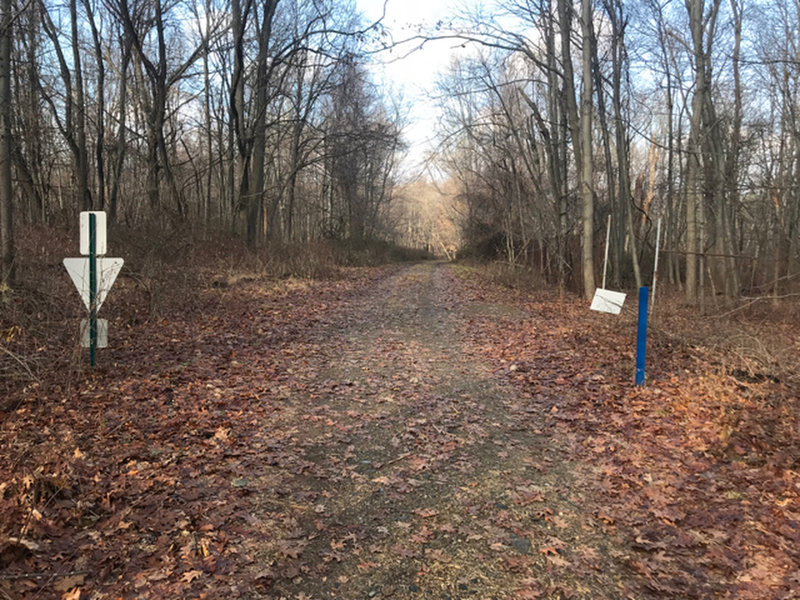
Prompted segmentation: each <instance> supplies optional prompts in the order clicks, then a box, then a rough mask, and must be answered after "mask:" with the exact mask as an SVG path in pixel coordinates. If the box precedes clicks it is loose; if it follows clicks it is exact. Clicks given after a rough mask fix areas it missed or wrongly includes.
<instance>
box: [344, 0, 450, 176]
mask: <svg viewBox="0 0 800 600" xmlns="http://www.w3.org/2000/svg"><path fill="white" fill-rule="evenodd" d="M357 4H358V8H359V10H361V12H362V13H364V16H365V17H366V18H367V19H368V20H370V21H374V20H377V19H378V18H380V16H381V13H382V10H383V0H357ZM455 5H456V4H455V2H453V1H451V0H389V1H388V4H387V7H386V18H385V19H384V21H383V23H384V26H385V27H386V28H387V29H388V30H390V32H391V35H392V37H393V39H394V40H395V41H398V40H402V39H406V38H407V37H410V36H413V35H414V34H415V33H416V32H417V27H418V26H420V25H423V26H425V25H427V26H434V25H435V24H436V22H437V21H439V20H440V19H446V18H447V17H449V16H451V15H452V14H453V13H454V12H455V8H454V6H455ZM417 46H419V43H416V44H415V45H409V46H404V47H402V48H400V49H396V50H394V51H393V52H392V53H390V54H388V53H387V54H382V55H380V56H378V57H377V58H376V61H377V63H378V64H376V65H375V66H374V67H373V72H374V73H375V75H376V77H377V78H378V80H379V81H380V80H383V81H384V82H385V85H387V86H390V87H391V89H392V90H393V91H395V92H397V93H398V94H400V95H402V98H403V100H404V101H405V102H406V103H408V104H409V106H410V113H409V116H408V119H409V124H408V126H407V127H406V129H405V140H406V142H407V143H408V144H409V145H410V148H409V153H408V155H407V156H406V158H405V160H404V161H403V165H402V168H403V171H404V172H405V173H406V174H412V173H414V172H415V171H418V170H419V169H420V168H421V163H422V162H423V161H424V158H425V155H426V153H427V152H429V151H430V150H431V149H432V148H433V146H434V139H433V138H434V133H435V129H436V124H437V118H436V106H435V102H434V101H433V100H432V99H431V97H430V96H431V94H432V93H433V92H434V89H435V82H436V77H437V74H438V73H439V72H441V71H444V70H446V68H447V66H448V64H449V63H450V60H451V58H452V57H453V56H454V55H455V54H456V53H457V52H458V51H463V50H461V47H460V44H458V43H457V42H455V41H452V40H449V41H448V40H439V41H431V42H426V43H425V44H424V45H423V47H422V48H421V49H419V50H416V51H413V52H410V51H411V50H412V49H413V48H415V47H417Z"/></svg>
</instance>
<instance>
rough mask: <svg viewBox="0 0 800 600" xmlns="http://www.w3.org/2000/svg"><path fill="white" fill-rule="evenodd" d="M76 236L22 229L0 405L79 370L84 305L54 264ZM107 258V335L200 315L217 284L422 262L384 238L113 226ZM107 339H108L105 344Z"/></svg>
mask: <svg viewBox="0 0 800 600" xmlns="http://www.w3.org/2000/svg"><path fill="white" fill-rule="evenodd" d="M76 237H77V232H74V231H73V232H70V231H64V230H54V229H46V228H25V227H23V228H20V229H19V230H18V233H17V246H18V248H17V265H16V273H17V280H16V281H15V284H14V286H13V288H11V289H4V290H2V291H0V411H4V410H5V411H7V410H11V409H13V408H14V406H16V404H17V403H18V402H19V400H20V398H21V397H23V396H24V395H25V394H29V393H33V392H34V391H35V390H36V389H37V388H38V386H39V385H40V384H41V383H42V381H43V380H44V379H46V378H49V379H51V380H52V379H53V374H54V373H58V374H59V377H58V379H59V380H60V381H61V382H62V383H63V384H64V385H69V383H70V382H71V381H74V380H75V376H76V375H77V374H78V373H79V372H80V371H81V370H82V369H83V368H84V367H83V361H81V360H80V358H81V356H82V354H83V350H82V349H81V348H80V346H79V341H78V331H79V323H80V320H81V319H83V318H86V314H85V313H86V311H85V309H84V307H83V305H82V303H81V301H80V299H79V297H78V294H77V292H76V290H75V289H74V287H73V284H72V282H71V280H70V278H69V276H68V275H67V273H66V272H65V270H64V267H63V265H62V262H61V261H62V260H63V258H64V257H67V256H77V255H78V247H77V246H78V243H77V239H76ZM109 240H110V241H109V253H108V256H111V257H114V256H118V257H122V258H124V259H125V265H124V267H123V269H122V271H121V272H120V274H119V276H118V278H117V281H116V282H115V284H114V287H113V289H112V290H111V292H110V293H109V295H108V298H107V300H106V302H105V303H104V305H103V307H102V310H101V312H100V314H99V317H100V318H108V319H109V320H110V323H109V328H110V330H111V331H112V333H110V336H111V337H113V335H114V333H113V332H114V331H120V330H123V329H124V330H131V329H135V328H137V327H140V326H142V325H144V324H146V323H152V322H154V321H157V320H158V319H162V318H169V317H170V315H175V314H186V313H187V312H190V311H197V312H198V314H204V313H205V312H208V311H209V310H213V305H214V303H215V302H219V301H220V300H219V297H218V296H219V294H216V295H214V294H213V293H211V294H209V292H213V290H216V289H225V288H234V287H236V286H238V285H240V284H245V283H247V282H253V281H258V282H262V283H265V284H268V285H277V284H278V283H279V282H283V281H286V280H291V279H315V280H318V279H336V278H339V277H343V276H345V275H346V273H347V269H348V268H353V267H368V266H370V267H371V266H378V265H383V264H389V263H392V262H400V261H407V260H422V259H425V258H427V256H426V255H425V254H424V253H421V252H419V251H413V250H407V249H403V248H398V247H396V246H393V245H391V244H388V243H386V242H373V241H363V242H358V243H348V242H343V241H333V240H331V241H322V242H314V243H311V244H305V245H270V246H266V247H261V248H257V249H253V248H250V247H248V246H247V245H246V244H245V243H243V242H242V241H241V240H232V239H230V238H229V237H225V236H222V235H218V236H210V237H206V238H205V239H201V238H199V237H197V236H192V235H191V234H185V233H173V234H166V235H165V234H164V232H163V231H147V230H136V231H132V230H126V229H119V230H113V231H111V232H110V235H109ZM111 343H113V342H111Z"/></svg>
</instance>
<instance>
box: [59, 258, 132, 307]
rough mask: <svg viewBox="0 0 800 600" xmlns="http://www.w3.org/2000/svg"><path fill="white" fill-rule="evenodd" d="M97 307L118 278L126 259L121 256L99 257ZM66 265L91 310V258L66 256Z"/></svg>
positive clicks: (84, 301) (101, 303) (82, 298)
mask: <svg viewBox="0 0 800 600" xmlns="http://www.w3.org/2000/svg"><path fill="white" fill-rule="evenodd" d="M95 260H97V309H98V310H99V309H100V307H101V306H102V305H103V302H104V301H105V299H106V296H107V295H108V292H109V290H110V289H111V286H113V285H114V282H115V281H116V280H117V275H119V271H120V269H121V268H122V265H123V264H124V263H125V261H124V260H123V259H121V258H97V259H95ZM64 267H65V268H66V269H67V273H69V276H70V277H71V278H72V282H73V283H74V284H75V287H76V288H77V289H78V293H79V294H80V295H81V300H83V303H84V304H85V305H86V310H91V302H90V293H89V258H88V257H85V256H84V257H81V258H65V259H64Z"/></svg>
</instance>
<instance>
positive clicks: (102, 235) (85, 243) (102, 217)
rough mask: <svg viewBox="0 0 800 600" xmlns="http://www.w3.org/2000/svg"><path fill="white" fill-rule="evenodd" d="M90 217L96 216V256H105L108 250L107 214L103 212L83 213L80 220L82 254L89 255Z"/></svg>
mask: <svg viewBox="0 0 800 600" xmlns="http://www.w3.org/2000/svg"><path fill="white" fill-rule="evenodd" d="M89 215H94V217H95V219H94V223H95V254H96V255H97V256H103V255H104V254H105V253H106V252H107V250H106V246H107V240H108V238H107V236H106V213H105V211H102V210H95V211H83V212H82V213H81V220H80V232H81V254H83V255H84V256H88V255H89Z"/></svg>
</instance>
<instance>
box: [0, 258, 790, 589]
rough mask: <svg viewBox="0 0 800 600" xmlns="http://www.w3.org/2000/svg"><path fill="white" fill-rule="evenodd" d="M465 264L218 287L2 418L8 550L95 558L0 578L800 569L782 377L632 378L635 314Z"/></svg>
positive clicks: (96, 580) (480, 585)
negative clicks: (497, 277)
mask: <svg viewBox="0 0 800 600" xmlns="http://www.w3.org/2000/svg"><path fill="white" fill-rule="evenodd" d="M437 269H438V270H437ZM450 269H451V268H450V267H446V266H443V265H442V266H437V267H433V266H423V267H422V271H421V272H422V273H424V274H425V275H424V276H422V277H420V276H415V277H416V279H412V278H411V277H407V276H406V275H405V274H403V273H406V274H407V273H410V272H412V271H413V269H412V270H409V271H400V272H399V273H400V274H399V275H398V276H397V278H395V279H393V278H384V279H380V280H379V281H378V286H379V287H378V288H376V289H374V290H370V289H368V287H367V286H366V285H365V281H366V280H360V283H357V282H353V281H350V282H343V283H342V284H341V285H338V284H335V283H330V284H324V285H323V284H316V283H315V284H310V285H309V287H308V289H306V290H300V289H299V288H298V289H297V290H291V291H289V292H287V295H286V296H285V297H284V296H280V297H278V296H275V295H270V294H267V293H265V292H263V291H259V290H258V288H257V287H256V286H253V287H252V288H248V290H247V291H244V292H243V291H242V290H238V291H237V292H236V294H240V293H242V297H239V296H238V295H236V294H232V293H229V292H224V294H225V295H224V298H223V299H224V302H223V301H222V299H221V300H219V303H217V304H214V305H213V306H212V307H211V308H213V310H211V309H210V310H207V311H206V312H205V313H204V319H194V318H188V317H187V318H185V319H184V320H180V319H179V318H177V317H176V318H175V319H164V321H163V322H160V323H158V324H156V326H155V327H154V328H153V330H152V331H151V334H152V336H153V337H152V339H151V342H150V344H151V346H150V347H148V348H144V347H143V346H142V342H141V340H132V339H131V340H128V342H129V343H130V344H131V345H130V346H129V347H126V349H125V350H124V351H123V350H120V362H121V363H126V362H127V363H129V366H128V367H126V369H127V370H126V371H125V372H124V373H119V374H117V375H114V376H112V375H110V374H108V373H105V374H100V373H98V374H97V375H95V376H93V377H87V379H86V381H85V382H83V383H82V385H83V386H84V387H83V388H81V390H80V393H79V394H78V393H76V394H75V397H71V396H70V397H68V398H67V401H65V402H63V403H62V402H61V401H60V398H61V397H60V396H59V400H58V401H52V402H49V403H47V404H46V405H43V406H42V407H35V406H31V405H26V406H25V407H24V410H23V411H21V412H19V413H17V414H14V415H10V416H4V421H3V422H2V424H1V425H0V426H2V427H3V430H2V436H0V439H1V440H3V442H2V443H3V444H4V446H3V452H2V453H0V468H2V471H0V473H2V479H3V481H2V483H0V510H1V511H2V513H3V515H4V517H5V515H9V520H8V521H4V522H3V523H0V535H1V536H3V537H0V560H2V561H3V566H4V567H5V566H6V565H10V568H11V569H12V570H13V572H14V573H24V572H26V571H29V572H33V571H36V572H42V573H45V572H47V573H50V572H55V571H54V566H53V565H54V564H55V563H56V562H57V561H62V562H63V563H64V566H63V568H62V566H61V565H59V568H60V569H61V571H60V572H61V573H62V574H63V573H70V572H73V571H74V572H79V571H80V572H84V570H85V573H86V574H85V576H82V577H83V579H79V578H75V579H72V578H71V577H72V576H65V577H57V578H55V579H53V580H52V583H51V584H50V587H49V588H48V587H46V586H45V585H44V584H42V582H41V580H39V579H32V580H22V579H20V580H18V581H17V580H14V583H13V586H15V587H14V588H13V589H12V587H10V586H11V584H9V583H8V582H5V581H2V580H0V591H2V592H3V593H6V594H7V595H9V596H10V597H18V596H19V597H24V595H25V594H30V595H31V596H32V595H33V594H38V597H41V598H43V600H47V599H48V598H50V597H61V596H51V595H49V594H56V593H57V594H60V595H62V596H63V597H66V596H67V595H70V594H71V595H72V597H71V600H75V599H76V598H80V597H94V596H97V597H99V595H102V594H107V595H108V596H109V597H113V596H115V595H119V596H122V595H124V594H128V595H130V594H131V593H133V594H135V595H138V596H141V597H185V596H186V594H187V593H188V592H187V590H188V588H189V587H190V586H193V587H194V588H195V589H197V590H200V589H201V588H202V589H203V592H202V593H204V594H206V595H207V596H208V597H217V596H218V597H225V596H226V595H227V596H231V597H233V596H236V595H237V594H238V595H243V594H247V593H251V591H253V590H257V592H258V594H261V595H269V596H272V595H275V596H276V597H278V596H282V597H287V598H316V597H318V596H320V594H322V593H324V592H328V591H331V587H330V586H331V585H334V584H338V585H339V586H341V587H340V588H339V589H338V591H337V592H336V593H338V594H339V595H341V596H342V597H375V596H377V595H378V594H380V593H382V591H385V592H386V595H387V597H388V596H389V595H390V594H391V593H392V592H393V591H394V593H395V594H396V595H398V597H399V596H401V595H402V593H399V592H398V591H399V590H401V589H411V586H412V585H413V586H414V589H415V590H417V591H419V590H420V589H421V590H422V591H425V589H426V586H430V589H431V590H433V591H436V592H438V591H441V592H442V594H443V595H444V594H445V593H446V595H449V596H451V597H466V596H467V595H470V596H472V597H492V596H497V597H509V598H510V597H514V598H521V599H523V600H525V599H527V598H544V597H564V598H569V597H593V596H592V594H593V593H594V592H597V594H598V595H605V596H606V597H649V596H652V595H653V594H663V595H664V596H666V597H681V596H680V593H681V592H679V591H677V590H681V589H683V590H685V594H686V595H685V596H683V597H691V596H692V595H694V596H695V597H710V596H712V595H714V594H717V595H719V596H720V597H721V596H724V595H725V594H727V595H728V596H730V597H742V598H745V597H752V598H758V597H759V596H758V593H761V594H762V595H761V596H760V597H762V598H766V597H773V596H775V597H779V594H780V593H784V595H785V594H787V593H789V592H788V591H787V590H789V589H790V588H791V586H792V585H795V584H796V580H798V579H800V575H798V573H800V568H798V556H797V551H796V548H797V543H798V541H800V525H798V523H800V517H798V513H800V502H799V499H798V491H800V487H798V485H800V476H798V474H797V470H796V468H795V466H794V462H793V461H794V460H795V458H794V457H795V454H794V452H795V446H792V445H791V443H789V444H785V448H784V449H783V450H780V451H778V450H776V447H777V445H778V442H777V441H776V442H774V443H773V442H772V441H770V440H769V439H766V438H765V434H764V433H763V432H762V431H761V429H759V427H760V426H761V425H760V422H759V421H757V420H756V416H754V415H756V408H757V407H758V406H760V407H761V408H760V409H759V410H761V412H762V413H765V414H766V413H771V412H772V411H773V408H772V405H771V404H770V402H771V400H768V399H767V398H761V399H759V400H758V401H757V402H756V401H755V400H753V402H752V407H750V406H749V405H748V402H750V401H749V400H747V399H741V401H738V400H737V401H733V400H731V398H730V396H729V395H726V394H728V392H729V391H731V390H729V389H727V388H726V389H723V390H722V391H720V390H719V389H716V390H715V388H714V386H715V385H718V381H719V380H718V378H715V377H714V376H713V375H712V374H707V375H705V376H704V378H703V379H702V380H701V379H699V378H694V376H693V375H691V371H688V370H687V372H688V373H689V374H687V375H681V376H680V377H677V376H676V377H675V378H674V380H670V379H669V378H665V379H662V380H660V381H659V382H658V388H657V389H656V388H653V389H652V390H650V389H645V390H633V389H632V388H631V387H630V386H629V382H628V381H627V379H628V373H627V372H623V371H625V369H623V368H618V367H617V366H615V365H616V363H615V362H614V361H617V362H624V360H627V357H626V355H625V353H626V352H627V349H626V348H625V345H626V343H627V342H626V339H625V328H626V327H627V326H628V325H629V324H628V323H627V322H621V324H619V323H617V322H615V323H617V325H619V331H618V330H617V329H614V328H610V326H609V328H608V329H603V328H601V329H600V333H601V334H602V335H599V334H598V333H597V331H596V329H594V328H595V327H597V325H595V324H594V321H592V320H591V319H589V318H588V317H585V316H584V315H583V312H582V311H583V309H584V308H585V307H582V305H578V304H577V303H574V304H573V303H570V302H569V301H567V302H565V303H562V304H558V303H553V302H551V300H552V299H551V298H549V297H548V298H547V299H546V300H542V299H539V300H533V301H532V300H530V299H529V298H526V297H506V296H507V293H506V291H505V290H502V291H501V290H497V289H494V288H491V287H489V286H487V285H485V284H482V283H480V282H472V283H458V282H457V280H456V279H455V278H454V276H453V275H452V274H451V270H450ZM365 277H366V275H365ZM380 286H382V287H380ZM478 295H479V296H480V300H476V298H477V297H478ZM445 299H446V300H445ZM445 301H446V302H448V303H451V304H453V306H452V307H450V308H451V310H448V311H444V310H443V309H442V308H441V304H442V303H443V302H445ZM478 302H479V303H480V304H478ZM323 304H324V305H325V307H326V308H324V309H323V308H322V305H323ZM510 304H514V306H515V307H516V308H514V310H515V311H517V313H518V314H517V316H515V317H513V318H507V317H506V316H502V315H504V314H507V309H505V308H504V309H503V310H504V311H506V312H502V313H501V312H500V311H496V307H498V306H501V305H502V306H503V307H508V306H509V305H510ZM420 308H422V309H421V310H420ZM498 315H501V316H498ZM190 316H191V315H190ZM195 316H196V315H195ZM315 320H316V322H317V323H319V326H318V327H317V326H316V325H314V323H315ZM615 327H616V325H615ZM160 329H163V331H159V330H160ZM162 345H164V347H163V348H162ZM164 348H168V350H169V351H168V352H167V350H165V349H164ZM170 353H173V354H174V356H173V355H172V354H170ZM606 355H607V356H608V357H609V358H608V359H606V358H604V357H605V356H606ZM606 360H607V362H603V361H606ZM155 364H158V365H159V366H158V367H155V366H154V365H155ZM512 367H513V368H512ZM715 382H716V383H715ZM512 386H513V387H512ZM732 389H735V388H732ZM731 407H734V408H735V409H736V410H735V411H734V410H733V409H732V408H731ZM751 408H752V411H751V410H750V409H751ZM775 410H778V409H777V408H776V409H775ZM748 411H749V412H748ZM779 414H782V415H783V416H784V417H785V418H786V420H787V423H791V422H792V421H791V418H792V417H791V413H790V412H789V413H786V414H784V413H779ZM748 415H749V416H748ZM759 418H760V417H759ZM722 421H724V424H723V425H720V423H721V422H722ZM723 426H724V429H721V427H723ZM787 427H788V426H786V427H784V426H783V425H781V424H780V423H771V424H770V427H767V428H766V429H764V431H772V432H774V433H775V435H776V436H777V437H776V440H780V441H781V442H786V441H787V440H789V441H791V439H792V438H790V437H787V436H788V433H787ZM720 431H723V432H724V434H723V435H722V436H720V435H719V433H720ZM23 449H24V450H25V452H22V450H23ZM17 455H18V456H22V459H21V460H20V462H19V463H15V464H14V465H11V464H10V463H9V457H11V456H17ZM12 467H13V469H12ZM12 470H13V474H10V475H7V474H6V471H8V472H9V473H11V471H12ZM10 523H13V524H14V526H13V528H12V527H11V525H9V524H10ZM23 526H24V527H25V528H26V529H25V530H24V531H23V530H22V527H23ZM556 536H558V537H556ZM54 557H58V558H57V559H56V558H54ZM79 561H82V562H79ZM23 565H25V570H23ZM376 582H378V583H380V584H381V585H382V586H383V587H381V586H379V585H377V584H376ZM584 583H586V585H590V587H592V592H591V593H590V592H589V591H587V589H586V588H585V587H583V588H582V587H581V586H582V585H583V584H584ZM373 584H375V585H373ZM56 586H58V587H56ZM125 586H127V587H125ZM370 586H372V587H370ZM404 586H407V587H404ZM448 586H449V587H448ZM681 586H683V587H681ZM703 586H705V587H703ZM782 586H783V587H782ZM232 587H235V588H236V590H238V591H232V589H231V588H232ZM438 588H441V590H439V589H438ZM8 590H11V591H12V592H16V593H9V592H8ZM20 590H22V591H23V592H25V594H20V593H19V592H20ZM579 590H583V591H579ZM417 591H413V590H412V593H417ZM373 592H374V593H373ZM371 593H373V595H370V594H371ZM198 594H199V592H198Z"/></svg>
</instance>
